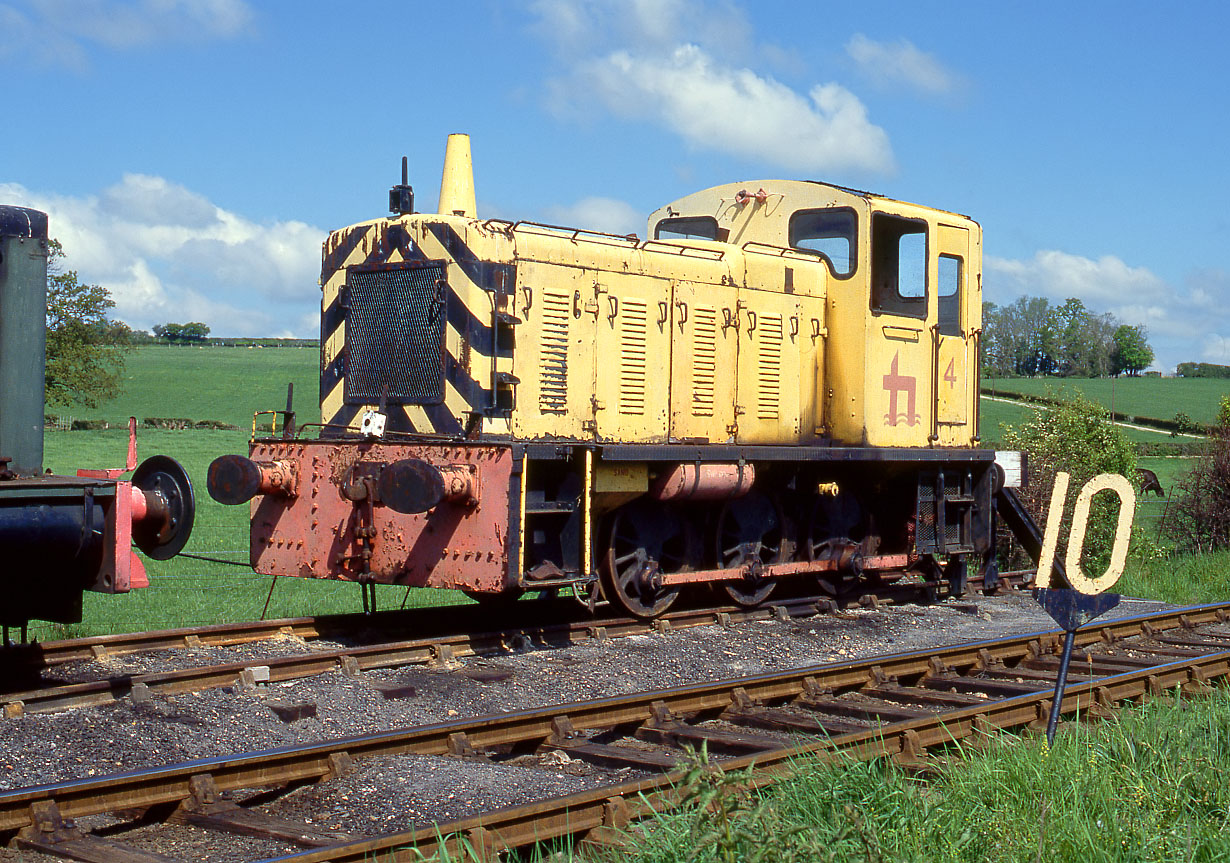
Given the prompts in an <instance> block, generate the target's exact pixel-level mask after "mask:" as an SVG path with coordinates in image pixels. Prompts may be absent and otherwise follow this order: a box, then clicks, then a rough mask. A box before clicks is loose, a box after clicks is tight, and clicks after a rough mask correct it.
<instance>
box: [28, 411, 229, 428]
mask: <svg viewBox="0 0 1230 863" xmlns="http://www.w3.org/2000/svg"><path fill="white" fill-rule="evenodd" d="M63 425H64V423H62V421H61V418H60V417H57V416H53V415H51V414H44V415H43V426H44V427H45V428H61V427H62V426H63ZM68 426H69V429H70V430H71V431H102V430H103V429H110V428H117V429H118V428H127V427H128V423H122V424H121V423H115V424H112V423H111V422H110V421H109V420H76V419H75V420H72V421H71V423H69V424H68ZM141 427H142V428H149V429H222V430H223V431H234V430H236V429H237V428H238V426H233V425H231V424H230V423H224V422H222V421H221V420H190V419H187V418H184V417H146V418H145V419H143V420H141Z"/></svg>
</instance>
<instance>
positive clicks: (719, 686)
mask: <svg viewBox="0 0 1230 863" xmlns="http://www.w3.org/2000/svg"><path fill="white" fill-rule="evenodd" d="M1227 619H1230V603H1220V604H1216V605H1209V606H1192V607H1187V608H1182V609H1171V610H1167V611H1163V612H1156V613H1153V614H1147V615H1141V616H1137V617H1133V618H1123V619H1119V620H1111V621H1105V622H1103V623H1101V624H1099V625H1098V626H1096V627H1091V628H1088V629H1085V630H1081V631H1079V632H1078V633H1077V645H1078V646H1082V647H1083V646H1087V645H1089V644H1092V643H1095V642H1099V641H1100V642H1114V641H1116V640H1121V639H1124V638H1129V637H1132V636H1136V635H1142V634H1146V633H1157V632H1164V631H1166V630H1170V629H1177V628H1184V627H1186V628H1191V627H1195V626H1199V625H1203V624H1216V623H1221V622H1224V621H1226V620H1227ZM1058 641H1059V631H1058V630H1045V631H1039V632H1034V633H1028V634H1025V635H1020V636H1014V637H1011V638H1002V639H994V640H987V641H980V642H973V643H969V644H962V645H953V646H948V647H944V648H938V649H930V650H918V651H911V652H909V653H905V654H899V655H891V656H879V657H872V658H869V659H863V660H858V661H854V662H845V663H835V664H831V665H822V666H813V667H808V668H802V669H794V670H790V671H783V672H773V673H765V674H758V675H753V676H750V677H744V678H736V679H731V680H726V681H720V682H717V683H706V684H694V685H690V686H683V687H675V688H671V689H666V690H659V691H655V692H648V693H640V694H636V695H626V696H617V697H609V698H603V699H598V700H596V701H590V702H578V703H573V704H568V705H561V706H550V707H543V708H536V709H527V710H519V711H515V712H511V713H505V714H498V715H494V716H486V717H481V718H477V719H461V720H455V721H448V722H441V723H435V724H431V725H424V726H416V727H413V728H406V729H399V730H394V731H388V732H382V733H378V734H373V735H366V736H361V737H351V738H342V739H337V740H330V741H326V742H322V743H316V744H308V745H300V746H292V747H283V748H278V749H270V750H264V751H261V752H254V753H246V754H240V755H233V756H223V757H215V758H207V759H201V760H197V761H193V762H189V763H185V764H176V765H169V766H165V767H155V768H147V769H143V770H137V771H131V772H128V773H122V774H117V775H113V776H106V777H99V778H90V779H82V780H72V781H68V782H62V783H57V784H51V785H42V786H33V787H29V788H21V789H15V790H11V791H5V792H0V833H5V832H9V831H15V830H19V829H21V828H24V827H28V826H30V825H31V824H32V823H33V818H34V816H33V812H32V810H33V809H34V808H35V807H36V806H37V805H38V804H46V803H48V802H54V803H55V805H56V806H57V807H58V809H59V811H60V813H61V814H62V815H63V816H64V817H66V818H77V817H81V816H85V815H92V814H98V813H103V812H109V811H114V810H117V809H128V810H130V809H134V808H141V807H149V806H154V805H158V804H173V803H177V802H182V801H184V800H186V799H188V798H189V797H190V796H191V790H190V784H191V782H192V780H193V777H199V776H203V775H208V776H209V777H210V778H211V779H212V782H213V784H214V785H215V786H216V788H217V789H218V790H219V791H226V790H239V789H247V788H260V787H269V786H278V785H285V784H290V783H299V782H310V781H315V780H319V779H323V778H328V777H331V776H337V775H340V774H342V773H344V772H345V770H346V769H347V768H348V765H349V764H350V763H351V761H352V760H353V759H355V758H361V757H375V756H390V755H405V754H420V755H444V754H450V753H458V754H459V753H460V752H464V751H466V750H467V749H468V748H471V747H472V748H474V749H484V748H494V747H498V746H507V745H516V744H523V745H524V744H527V743H535V742H538V743H541V742H543V741H545V740H548V739H551V738H553V737H555V736H556V735H557V734H558V731H559V728H560V722H559V720H561V719H564V720H567V723H568V724H569V725H570V726H571V727H572V728H574V729H576V730H577V731H585V730H594V729H609V728H613V727H619V726H637V725H641V724H644V723H646V722H649V721H650V720H652V719H653V717H654V715H655V710H659V711H660V710H661V709H666V710H668V711H669V712H670V713H671V714H681V715H687V714H696V713H703V712H705V711H717V710H721V709H723V708H724V707H729V706H730V705H731V703H732V694H733V693H735V691H736V690H739V691H741V692H742V693H743V694H745V696H746V697H747V698H748V699H751V700H753V701H762V700H763V701H781V700H786V699H791V698H797V697H799V696H800V695H802V694H803V693H804V692H805V691H808V690H809V689H812V690H814V689H815V688H816V687H821V688H825V689H832V690H834V691H839V690H849V689H857V688H859V687H861V686H863V685H866V684H867V683H869V682H870V681H872V680H874V679H875V678H876V676H877V675H879V676H889V677H895V676H900V677H910V676H921V675H925V674H926V673H927V672H928V671H929V670H932V669H934V668H935V667H936V662H937V661H938V662H939V663H942V665H943V666H945V667H948V668H952V669H970V668H974V667H976V666H977V665H978V664H979V663H980V662H986V661H988V660H992V661H1005V660H1015V659H1019V658H1022V657H1024V656H1026V655H1029V654H1030V653H1031V652H1033V653H1037V652H1039V651H1040V650H1042V649H1046V648H1048V647H1051V648H1053V646H1054V645H1055V644H1057V643H1058ZM1031 642H1033V646H1032V648H1031ZM1192 669H1195V670H1192ZM1228 672H1230V651H1221V652H1217V653H1215V654H1212V655H1207V656H1202V657H1199V658H1197V659H1189V660H1178V661H1172V662H1168V663H1163V664H1160V665H1158V666H1156V667H1150V668H1145V669H1140V670H1134V671H1129V672H1126V673H1122V674H1116V675H1114V676H1110V677H1106V678H1102V679H1097V680H1094V681H1092V682H1090V683H1088V684H1073V685H1072V686H1071V687H1070V689H1069V694H1068V695H1067V696H1066V697H1065V700H1064V707H1065V710H1071V709H1074V708H1075V707H1076V706H1077V705H1082V706H1083V705H1086V704H1087V703H1089V702H1088V701H1087V699H1088V698H1089V697H1091V696H1090V694H1091V693H1092V694H1093V696H1092V697H1095V698H1100V699H1101V700H1102V701H1103V702H1105V701H1107V700H1108V699H1109V700H1123V699H1125V698H1132V697H1139V696H1140V695H1141V694H1144V693H1156V692H1161V691H1164V690H1165V689H1167V688H1169V687H1172V686H1174V685H1179V684H1185V683H1189V682H1191V681H1193V680H1196V681H1207V680H1212V679H1215V678H1217V677H1221V676H1224V675H1226V674H1227V673H1228ZM1102 690H1105V693H1104V694H1102V692H1101V691H1102ZM1049 700H1050V693H1049V692H1042V691H1040V692H1036V693H1031V694H1029V695H1024V696H1018V697H1012V698H1007V699H1004V700H1002V701H996V700H988V701H987V703H985V704H982V703H979V704H978V705H975V706H973V707H970V708H965V709H959V710H956V711H953V712H949V713H945V714H941V715H939V717H938V722H937V721H935V720H933V719H932V718H926V719H914V720H908V721H905V722H900V723H893V724H890V725H883V726H880V727H879V728H876V729H869V730H867V731H866V732H859V733H856V734H850V735H842V736H840V737H837V738H834V739H835V740H841V741H842V745H843V747H845V748H851V747H852V748H853V749H854V750H855V751H856V752H862V751H864V750H865V749H868V747H872V748H874V747H877V746H878V747H880V748H879V749H877V751H878V752H886V753H888V754H893V753H908V752H910V751H912V750H914V749H917V747H918V746H920V745H921V746H927V745H934V744H935V743H941V742H946V741H948V740H950V739H954V737H955V734H956V731H961V733H962V734H968V733H970V732H971V731H972V730H974V729H975V728H976V727H983V726H986V723H987V722H990V723H991V725H990V726H986V727H1008V726H1009V725H1015V724H1020V723H1022V722H1031V721H1033V720H1035V719H1037V718H1038V717H1039V716H1040V715H1041V716H1043V719H1044V718H1045V714H1044V711H1045V710H1046V707H1047V706H1048V705H1049ZM979 717H985V719H979ZM1001 719H1002V720H1003V722H1000V720H1001ZM976 720H977V721H976ZM877 741H882V742H883V745H881V744H880V743H879V742H877ZM829 745H830V744H829V743H828V742H823V743H815V744H806V745H802V746H798V747H794V748H792V749H789V750H783V751H782V752H780V753H769V754H761V755H758V756H756V757H755V758H750V757H745V758H741V759H738V758H737V759H734V760H731V761H729V762H723V763H724V765H729V766H731V767H738V766H741V765H750V764H752V763H753V762H755V763H757V764H775V763H781V762H782V761H783V760H786V759H788V758H790V757H793V756H794V755H797V754H801V753H805V752H814V751H819V750H821V749H824V748H827V747H828V746H829ZM656 781H657V780H654V781H651V782H650V783H649V784H648V785H647V784H645V783H637V785H636V787H637V788H641V789H651V788H658V787H660V786H659V785H656V784H654V783H655V782H656ZM661 787H664V786H661ZM613 793H614V792H612V791H610V790H607V791H606V792H605V794H606V796H605V797H603V799H604V800H605V799H606V798H607V797H610V796H612V795H613ZM574 796H575V795H574ZM483 817H485V818H490V816H483ZM484 823H487V824H494V823H495V822H492V821H487V822H484ZM491 829H495V828H494V827H492V828H491ZM432 830H433V831H434V830H435V828H434V827H433V828H432ZM511 835H512V834H510V836H511ZM372 841H384V839H383V838H382V839H380V840H372ZM390 841H391V840H390ZM398 841H402V840H398ZM509 841H510V842H511V841H512V840H511V839H510V840H509ZM395 844H396V843H395ZM389 847H392V846H389ZM294 859H302V860H305V861H307V860H314V859H333V858H328V857H321V858H313V857H311V856H307V857H297V858H294ZM337 859H343V858H340V857H339V858H337Z"/></svg>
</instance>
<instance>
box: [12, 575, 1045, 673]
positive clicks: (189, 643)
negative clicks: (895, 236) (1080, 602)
mask: <svg viewBox="0 0 1230 863" xmlns="http://www.w3.org/2000/svg"><path fill="white" fill-rule="evenodd" d="M1032 574H1033V573H1032V571H1020V572H1005V573H1001V574H1000V578H1001V579H1002V580H1003V581H1005V582H1007V583H1013V582H1019V581H1021V580H1022V578H1026V577H1028V576H1031V575H1032ZM981 583H982V579H981V577H980V576H979V577H971V578H970V580H969V584H970V585H971V586H974V585H977V584H981ZM909 587H910V586H909V585H893V584H890V585H880V586H871V585H867V586H865V589H864V590H863V591H862V593H864V594H866V595H871V596H884V597H889V598H892V597H894V596H898V595H902V594H904V593H906V592H907V588H909ZM913 587H914V588H915V590H916V589H917V587H918V586H917V585H915V586H913ZM824 599H827V597H822V596H815V597H812V600H813V601H818V600H824ZM799 601H802V600H799ZM779 604H782V600H778V601H769V602H767V603H765V606H764V607H769V608H771V607H773V606H774V605H779ZM522 605H524V606H526V607H524V608H523V607H522ZM517 610H518V613H519V615H520V616H523V617H524V616H529V617H530V618H531V624H532V623H533V622H534V621H536V620H545V619H547V618H552V617H553V618H555V619H558V618H560V617H563V618H575V617H578V616H579V615H581V614H585V612H584V610H583V609H582V608H581V606H579V605H578V604H577V602H576V600H574V599H556V600H537V601H534V600H531V601H529V602H526V603H523V604H521V605H518V606H517ZM745 610H746V609H741V608H739V607H737V606H722V607H716V608H712V609H698V610H697V611H698V612H704V611H711V612H714V613H722V612H727V613H736V612H742V611H745ZM689 613H692V612H688V611H679V612H674V613H673V614H667V615H663V617H662V618H661V619H665V620H673V619H675V618H676V617H680V616H682V615H686V614H689ZM489 616H490V614H489V612H488V611H487V610H485V609H483V608H482V607H481V606H475V605H455V606H431V607H425V608H409V609H389V610H387V611H378V612H375V613H374V614H363V613H360V612H356V613H353V614H332V615H320V616H316V617H292V618H281V619H275V620H255V621H248V622H243V623H218V624H208V625H205V626H190V627H180V628H176V629H161V630H150V631H147V632H121V633H112V634H109V635H91V636H85V637H82V638H69V639H62V640H58V641H43V642H33V643H30V644H12V645H7V646H0V672H2V673H8V674H10V675H11V674H12V673H13V672H15V671H20V670H27V671H36V670H40V669H44V668H52V667H54V666H57V665H63V664H64V663H67V662H74V661H83V660H91V659H100V658H102V657H108V656H126V655H129V654H133V653H147V652H152V651H156V650H182V649H191V648H198V647H230V646H234V645H237V644H248V643H251V642H254V641H264V640H267V639H271V638H276V637H278V636H293V637H296V638H302V639H305V640H312V639H318V638H329V637H335V638H336V637H348V636H353V635H354V634H355V633H360V632H365V631H391V632H405V631H422V630H428V631H433V632H441V631H444V630H447V629H452V630H458V631H460V630H463V629H473V628H475V624H477V623H479V622H480V621H481V620H482V619H483V618H485V617H489ZM586 619H587V620H588V621H589V622H590V623H592V624H596V625H603V624H604V623H605V622H606V619H612V620H624V619H625V618H619V617H616V618H604V617H603V616H601V615H599V616H592V617H591V616H588V615H586ZM677 625H680V626H683V625H686V624H684V623H682V622H681V623H679V624H677Z"/></svg>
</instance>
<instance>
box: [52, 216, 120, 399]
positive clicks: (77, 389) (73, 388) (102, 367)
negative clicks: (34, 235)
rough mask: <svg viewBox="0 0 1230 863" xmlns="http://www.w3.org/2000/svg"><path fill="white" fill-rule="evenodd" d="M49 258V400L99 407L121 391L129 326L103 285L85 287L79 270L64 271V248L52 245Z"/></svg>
mask: <svg viewBox="0 0 1230 863" xmlns="http://www.w3.org/2000/svg"><path fill="white" fill-rule="evenodd" d="M48 246H49V250H48V258H47V373H46V381H47V384H46V385H47V403H48V404H51V405H59V406H63V407H67V406H69V405H72V404H81V405H85V406H86V407H97V406H98V404H99V403H100V402H103V401H106V400H107V399H111V398H114V397H115V396H117V395H119V392H120V375H121V374H123V371H124V354H125V351H126V349H127V347H128V344H129V341H128V333H129V329H128V326H127V325H126V324H123V323H121V322H119V321H111V320H109V319H108V318H107V311H108V310H109V309H112V308H114V307H115V301H114V300H112V299H111V294H110V293H109V292H108V291H107V289H106V288H104V287H102V286H101V285H83V284H81V283H80V281H78V279H77V271H76V270H68V271H67V272H65V271H63V270H62V268H61V263H60V262H61V260H62V259H63V258H64V248H63V246H62V245H61V244H60V241H59V240H51V242H50V243H48Z"/></svg>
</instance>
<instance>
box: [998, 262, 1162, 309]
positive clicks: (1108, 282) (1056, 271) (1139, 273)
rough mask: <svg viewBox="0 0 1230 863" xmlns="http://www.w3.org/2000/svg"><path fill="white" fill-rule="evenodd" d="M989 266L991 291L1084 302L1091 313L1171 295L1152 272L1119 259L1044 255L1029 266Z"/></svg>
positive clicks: (1007, 264) (1017, 264) (1158, 299)
mask: <svg viewBox="0 0 1230 863" xmlns="http://www.w3.org/2000/svg"><path fill="white" fill-rule="evenodd" d="M984 266H985V270H986V280H987V285H988V290H993V291H995V292H996V293H1001V294H1002V293H1008V294H1010V295H1012V296H1020V295H1023V294H1029V295H1030V296H1035V297H1047V298H1049V299H1054V300H1058V301H1060V302H1062V301H1063V300H1064V299H1066V298H1068V297H1079V298H1080V299H1081V300H1083V301H1084V302H1085V304H1086V305H1087V306H1090V307H1091V308H1106V307H1108V306H1123V305H1124V304H1125V303H1138V304H1139V303H1146V302H1149V301H1150V300H1152V301H1154V302H1159V301H1161V300H1163V299H1165V297H1166V296H1167V295H1168V293H1169V292H1170V288H1169V287H1168V286H1167V284H1166V282H1165V281H1163V280H1162V279H1161V278H1159V277H1158V276H1157V275H1155V274H1154V273H1152V272H1151V271H1150V270H1148V269H1146V268H1145V267H1131V266H1128V265H1127V264H1126V263H1124V262H1123V261H1122V260H1121V259H1120V258H1117V257H1115V256H1114V255H1104V256H1102V257H1101V258H1098V259H1097V260H1094V259H1092V258H1085V257H1082V256H1080V255H1072V254H1069V253H1067V252H1059V251H1054V250H1043V251H1039V252H1037V253H1036V254H1035V255H1034V257H1033V258H1032V259H1031V260H1028V261H1013V260H1006V259H1003V258H995V257H988V258H987V259H986V261H985V264H984Z"/></svg>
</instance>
